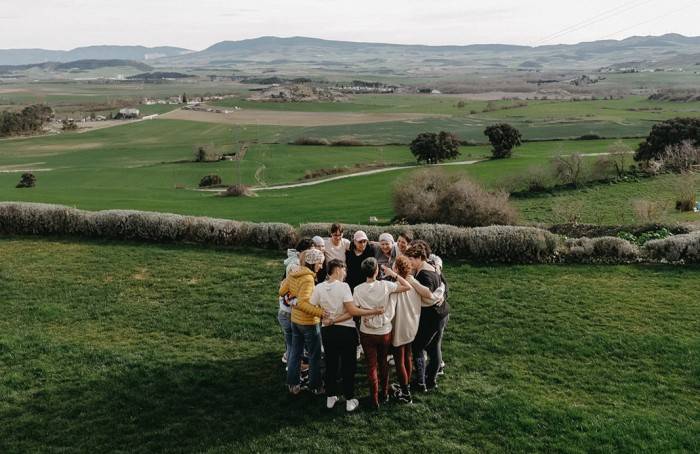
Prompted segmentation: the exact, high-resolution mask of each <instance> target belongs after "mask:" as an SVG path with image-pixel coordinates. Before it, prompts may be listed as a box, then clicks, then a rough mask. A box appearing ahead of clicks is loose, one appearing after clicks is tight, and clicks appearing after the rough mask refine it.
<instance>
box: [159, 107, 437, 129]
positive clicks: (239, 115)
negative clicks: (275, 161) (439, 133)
mask: <svg viewBox="0 0 700 454" xmlns="http://www.w3.org/2000/svg"><path fill="white" fill-rule="evenodd" d="M438 116H443V115H426V114H419V113H403V114H395V113H355V112H288V111H287V112H278V111H272V110H252V109H244V110H239V111H235V112H231V113H227V114H225V113H215V112H201V111H193V110H174V111H172V112H169V113H166V114H163V115H161V116H160V117H158V118H164V119H173V120H189V121H202V122H205V123H222V124H248V125H255V124H259V125H275V126H335V125H354V124H361V123H380V122H388V121H408V120H417V119H421V118H428V117H438Z"/></svg>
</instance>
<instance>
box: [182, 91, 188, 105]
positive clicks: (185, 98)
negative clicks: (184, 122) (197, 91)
mask: <svg viewBox="0 0 700 454" xmlns="http://www.w3.org/2000/svg"><path fill="white" fill-rule="evenodd" d="M182 103H183V104H187V93H183V94H182Z"/></svg>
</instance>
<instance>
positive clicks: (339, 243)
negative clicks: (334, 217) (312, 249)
mask: <svg viewBox="0 0 700 454" xmlns="http://www.w3.org/2000/svg"><path fill="white" fill-rule="evenodd" d="M330 234H331V236H330V238H326V239H324V240H323V241H324V243H325V248H324V252H325V254H326V263H330V261H331V260H340V261H341V262H343V263H345V252H346V251H347V250H348V249H349V248H350V240H348V239H347V238H343V226H342V225H340V224H337V223H336V224H333V225H331V231H330Z"/></svg>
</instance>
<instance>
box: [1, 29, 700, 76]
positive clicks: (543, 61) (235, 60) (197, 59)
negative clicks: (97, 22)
mask: <svg viewBox="0 0 700 454" xmlns="http://www.w3.org/2000/svg"><path fill="white" fill-rule="evenodd" d="M83 59H124V60H139V61H147V62H148V64H149V65H151V66H154V67H160V68H166V67H170V68H177V67H181V68H182V67H191V68H197V67H199V68H202V67H207V68H236V67H240V66H243V65H250V64H254V65H258V66H259V65H267V66H273V67H285V66H287V67H289V66H302V67H307V68H312V69H322V70H328V71H358V70H372V71H375V72H377V73H386V74H391V73H396V72H397V71H402V70H405V69H406V68H412V69H415V68H418V69H420V68H421V67H431V68H440V67H444V68H477V67H478V68H519V69H528V70H533V69H540V68H550V69H556V68H570V69H574V68H586V69H588V68H600V67H606V66H624V65H625V64H626V63H630V64H631V63H635V64H639V63H640V62H643V63H644V64H646V65H652V66H653V65H654V64H660V65H661V64H675V63H676V62H679V63H682V64H683V65H695V64H696V63H700V37H686V36H683V35H679V34H667V35H663V36H633V37H630V38H627V39H623V40H602V41H592V42H583V43H579V44H572V45H564V44H559V45H546V46H538V47H531V46H517V45H502V44H476V45H466V46H426V45H403V44H382V43H362V42H348V41H332V40H323V39H317V38H306V37H292V38H278V37H273V36H264V37H260V38H255V39H245V40H241V41H222V42H220V43H216V44H214V45H213V46H211V47H208V48H207V49H204V50H202V51H198V52H194V51H190V50H187V49H182V48H177V47H154V48H147V47H141V46H92V47H81V48H77V49H73V50H71V51H48V50H41V49H17V50H0V65H20V64H29V63H41V62H46V61H56V62H66V61H71V60H83ZM696 60H697V61H696Z"/></svg>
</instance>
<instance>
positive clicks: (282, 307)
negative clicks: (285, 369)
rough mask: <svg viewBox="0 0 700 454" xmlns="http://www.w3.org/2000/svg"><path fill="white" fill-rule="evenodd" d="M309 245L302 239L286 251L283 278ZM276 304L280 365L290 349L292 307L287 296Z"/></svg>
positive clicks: (309, 242) (296, 264)
mask: <svg viewBox="0 0 700 454" xmlns="http://www.w3.org/2000/svg"><path fill="white" fill-rule="evenodd" d="M311 245H312V242H311V240H309V239H308V238H304V239H302V240H301V241H299V242H298V243H297V245H296V248H295V249H287V258H286V259H285V261H284V277H285V278H286V277H287V276H289V273H290V272H291V270H292V269H293V268H296V267H298V266H299V254H300V253H301V252H304V251H305V250H307V249H310V248H311ZM278 304H279V310H278V311H277V322H278V323H279V324H280V327H281V328H282V334H284V354H283V355H282V363H284V364H287V361H288V359H289V354H290V353H291V348H292V306H291V304H290V302H289V295H283V296H280V297H279V300H278Z"/></svg>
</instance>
